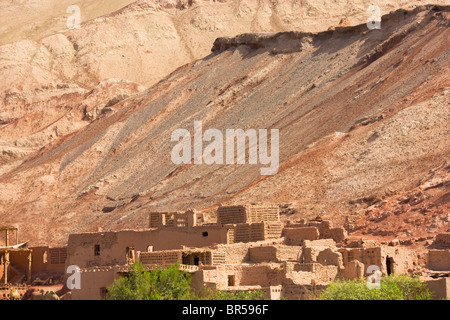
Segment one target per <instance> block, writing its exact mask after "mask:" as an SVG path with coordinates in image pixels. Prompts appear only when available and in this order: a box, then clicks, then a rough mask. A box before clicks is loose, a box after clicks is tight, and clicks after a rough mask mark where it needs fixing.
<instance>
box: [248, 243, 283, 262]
mask: <svg viewBox="0 0 450 320" xmlns="http://www.w3.org/2000/svg"><path fill="white" fill-rule="evenodd" d="M277 251H278V250H277V248H276V247H275V246H261V247H250V248H249V249H248V253H249V260H250V261H251V262H254V263H259V262H269V261H277V260H278V258H277Z"/></svg>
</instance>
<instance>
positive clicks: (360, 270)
mask: <svg viewBox="0 0 450 320" xmlns="http://www.w3.org/2000/svg"><path fill="white" fill-rule="evenodd" d="M365 271H366V270H365V267H364V264H363V263H361V262H359V261H358V260H352V261H350V262H348V263H346V265H345V268H343V269H340V270H339V277H340V278H342V279H344V280H353V279H357V278H362V277H364V276H365V275H366V273H365Z"/></svg>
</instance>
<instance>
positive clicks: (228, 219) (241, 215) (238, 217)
mask: <svg viewBox="0 0 450 320" xmlns="http://www.w3.org/2000/svg"><path fill="white" fill-rule="evenodd" d="M245 222H247V214H246V208H245V206H222V207H219V208H217V223H218V224H219V225H222V226H223V225H226V224H238V223H245Z"/></svg>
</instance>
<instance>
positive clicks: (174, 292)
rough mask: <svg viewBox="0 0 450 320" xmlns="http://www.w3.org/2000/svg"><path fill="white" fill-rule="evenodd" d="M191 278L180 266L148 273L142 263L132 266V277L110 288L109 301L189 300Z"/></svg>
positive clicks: (129, 276)
mask: <svg viewBox="0 0 450 320" xmlns="http://www.w3.org/2000/svg"><path fill="white" fill-rule="evenodd" d="M190 284H191V277H190V274H189V273H187V272H183V271H180V270H179V269H178V265H177V264H175V265H171V266H169V267H167V268H155V269H153V270H152V271H151V272H149V271H147V270H146V269H145V268H144V266H143V265H142V264H141V263H140V262H136V263H134V264H133V265H132V266H131V272H130V275H128V276H126V277H123V278H121V279H119V280H117V281H116V282H115V283H114V284H112V285H111V286H109V287H108V293H107V296H106V299H108V300H188V299H191V298H192V294H191V286H190Z"/></svg>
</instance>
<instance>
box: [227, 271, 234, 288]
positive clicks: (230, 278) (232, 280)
mask: <svg viewBox="0 0 450 320" xmlns="http://www.w3.org/2000/svg"><path fill="white" fill-rule="evenodd" d="M235 280H236V278H235V277H234V275H231V274H230V275H229V276H228V286H229V287H234V286H235Z"/></svg>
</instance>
